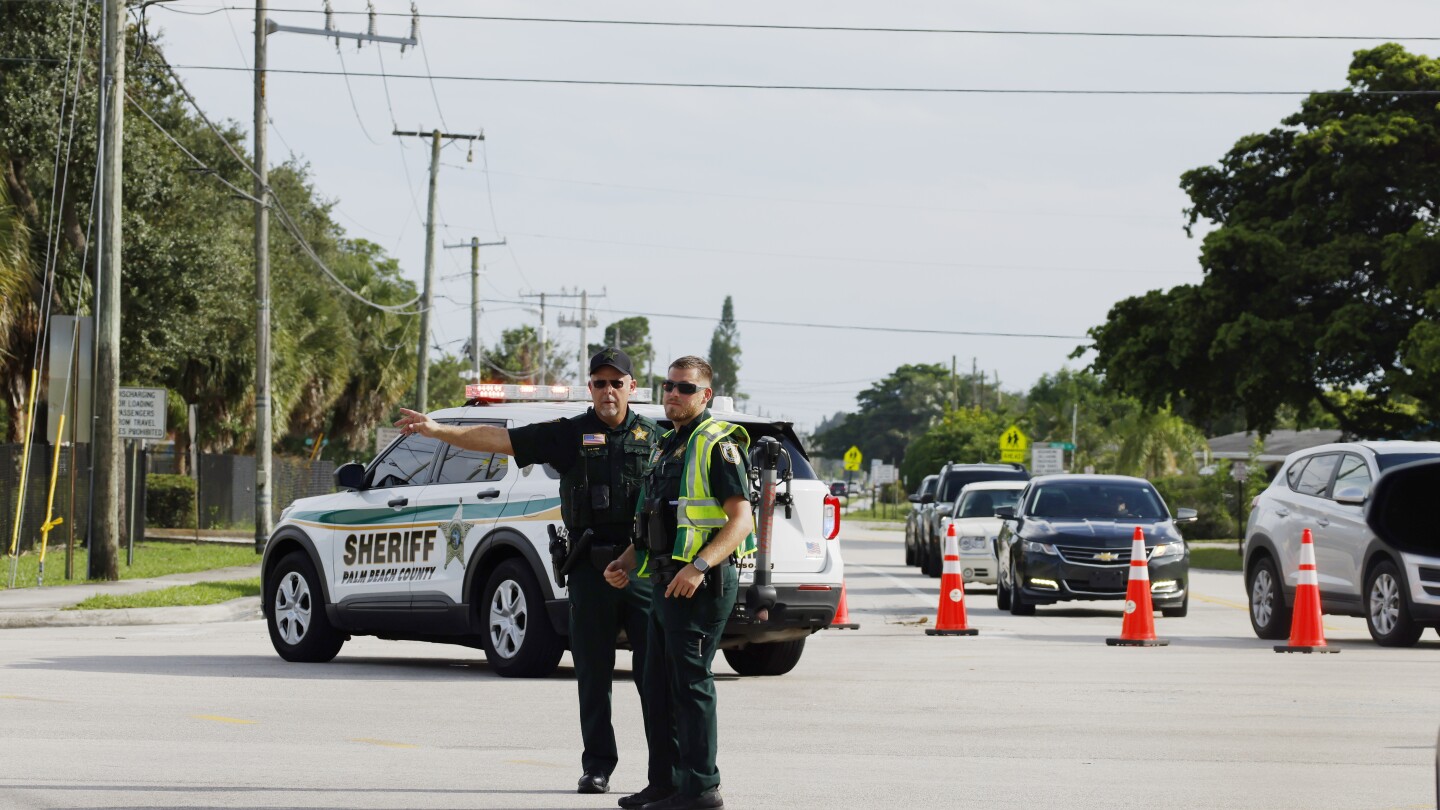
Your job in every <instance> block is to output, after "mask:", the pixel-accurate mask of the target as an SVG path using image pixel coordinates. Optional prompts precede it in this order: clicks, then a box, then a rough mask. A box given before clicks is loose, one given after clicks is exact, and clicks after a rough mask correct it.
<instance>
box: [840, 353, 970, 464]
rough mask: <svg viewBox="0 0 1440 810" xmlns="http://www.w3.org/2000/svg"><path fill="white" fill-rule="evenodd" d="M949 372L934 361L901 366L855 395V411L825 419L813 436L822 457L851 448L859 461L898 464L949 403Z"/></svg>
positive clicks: (938, 418)
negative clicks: (827, 424)
mask: <svg viewBox="0 0 1440 810" xmlns="http://www.w3.org/2000/svg"><path fill="white" fill-rule="evenodd" d="M950 396H951V390H950V369H948V368H945V367H944V366H942V365H938V364H935V363H924V364H913V365H903V366H900V367H899V368H897V369H895V371H894V372H892V373H891V374H890V375H889V376H887V377H885V379H883V380H880V381H879V382H877V383H874V384H873V385H871V386H870V387H869V388H867V389H865V390H864V391H861V392H860V393H859V394H858V395H856V398H855V399H856V401H857V402H858V403H859V408H858V410H856V412H855V413H853V414H849V415H847V416H846V417H845V418H844V419H840V418H839V416H838V415H837V416H836V417H835V418H834V419H832V420H830V421H831V422H833V423H834V427H832V428H830V429H828V430H826V431H824V432H818V431H817V433H816V435H815V443H816V446H817V447H818V448H819V450H820V452H821V453H822V454H823V455H826V456H830V457H832V458H839V457H840V456H842V455H844V454H845V451H846V450H848V449H850V448H851V447H852V446H854V447H859V448H860V452H861V453H863V454H864V456H865V458H874V459H880V460H882V461H886V462H889V463H891V464H896V463H899V462H900V460H901V459H902V458H903V457H904V456H905V451H906V448H907V447H909V445H910V443H911V442H912V441H914V440H916V439H918V438H920V436H922V435H923V434H924V433H925V431H927V430H929V429H930V427H931V426H932V425H934V424H935V423H936V422H938V421H939V420H940V417H941V416H943V415H944V413H945V409H946V405H947V403H948V402H949V401H950Z"/></svg>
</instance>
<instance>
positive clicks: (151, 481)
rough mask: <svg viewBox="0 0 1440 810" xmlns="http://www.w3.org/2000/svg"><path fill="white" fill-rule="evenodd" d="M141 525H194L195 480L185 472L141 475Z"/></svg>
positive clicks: (159, 527)
mask: <svg viewBox="0 0 1440 810" xmlns="http://www.w3.org/2000/svg"><path fill="white" fill-rule="evenodd" d="M145 525H147V526H154V527H155V528H157V529H188V528H192V527H194V525H195V479H193V478H191V477H189V476H186V475H147V476H145Z"/></svg>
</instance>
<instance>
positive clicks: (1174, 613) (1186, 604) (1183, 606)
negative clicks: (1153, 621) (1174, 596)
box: [1160, 591, 1190, 619]
mask: <svg viewBox="0 0 1440 810" xmlns="http://www.w3.org/2000/svg"><path fill="white" fill-rule="evenodd" d="M1189 612H1190V593H1189V592H1188V591H1187V592H1186V593H1185V598H1184V599H1181V600H1180V604H1178V605H1176V606H1175V607H1167V608H1160V615H1161V616H1164V617H1165V618H1167V619H1183V618H1185V616H1186V614H1188V613H1189Z"/></svg>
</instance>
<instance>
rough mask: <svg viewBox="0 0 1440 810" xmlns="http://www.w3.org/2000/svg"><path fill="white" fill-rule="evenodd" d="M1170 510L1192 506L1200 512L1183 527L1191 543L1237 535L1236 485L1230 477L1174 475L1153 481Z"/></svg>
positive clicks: (1219, 475)
mask: <svg viewBox="0 0 1440 810" xmlns="http://www.w3.org/2000/svg"><path fill="white" fill-rule="evenodd" d="M1153 483H1154V484H1155V489H1157V490H1159V491H1160V497H1162V498H1164V499H1165V503H1166V505H1167V506H1169V507H1170V511H1171V512H1174V511H1175V510H1176V509H1180V508H1182V507H1187V506H1188V507H1190V508H1191V509H1194V510H1195V511H1196V512H1198V513H1199V516H1198V518H1197V519H1196V521H1195V522H1194V523H1184V524H1181V525H1180V527H1179V528H1180V531H1181V532H1182V533H1183V534H1184V535H1185V536H1186V537H1187V538H1189V539H1191V540H1212V539H1218V538H1225V537H1235V536H1236V523H1235V482H1234V481H1232V480H1230V476H1229V475H1228V474H1219V473H1217V474H1215V475H1196V474H1194V473H1190V474H1186V475H1171V476H1167V477H1165V478H1157V479H1155V481H1154V482H1153Z"/></svg>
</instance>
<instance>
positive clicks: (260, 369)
mask: <svg viewBox="0 0 1440 810" xmlns="http://www.w3.org/2000/svg"><path fill="white" fill-rule="evenodd" d="M266 4H267V0H255V194H254V196H255V553H256V554H259V553H261V552H263V551H264V550H265V544H266V543H267V542H268V541H269V539H270V529H271V525H272V523H271V509H272V506H271V501H272V500H273V496H272V494H271V490H270V478H271V475H270V473H271V469H272V467H273V464H272V459H271V449H272V447H273V446H274V444H275V440H274V436H273V435H272V434H273V420H272V419H271V413H270V407H271V402H270V203H269V200H270V167H269V163H268V158H267V156H266V148H265V147H266V141H267V139H268V136H269V133H268V132H267V131H266V128H265V124H266V121H267V120H268V118H269V114H268V113H267V112H266V110H265V66H266V45H267V40H268V39H269V36H270V35H271V34H275V33H280V32H285V33H291V34H313V35H318V36H323V37H333V38H334V39H335V47H336V48H339V47H340V39H341V38H342V37H343V38H345V39H353V40H356V42H357V45H356V47H359V45H360V44H363V43H365V42H391V43H395V44H398V45H399V46H400V50H401V52H402V53H403V52H404V50H405V48H406V47H407V46H413V45H415V44H417V43H418V42H419V41H420V40H419V36H420V16H419V13H418V12H416V11H415V10H414V8H413V7H412V8H411V17H410V36H409V37H408V38H405V37H382V36H379V35H377V34H376V33H375V9H374V8H371V9H370V31H369V33H365V34H352V33H349V32H345V31H337V30H335V28H334V25H333V22H332V16H331V14H330V4H329V2H328V0H327V2H326V4H325V27H324V28H297V27H295V26H289V25H280V24H279V23H276V22H275V21H274V20H271V19H268V18H267V17H266V16H265V13H266ZM122 39H123V38H122ZM426 306H427V308H428V306H429V304H428V302H427V304H426ZM421 345H422V346H423V345H424V338H421ZM422 410H423V409H422ZM196 497H197V498H198V497H199V496H198V494H197V496H196Z"/></svg>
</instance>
